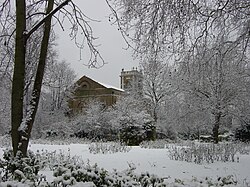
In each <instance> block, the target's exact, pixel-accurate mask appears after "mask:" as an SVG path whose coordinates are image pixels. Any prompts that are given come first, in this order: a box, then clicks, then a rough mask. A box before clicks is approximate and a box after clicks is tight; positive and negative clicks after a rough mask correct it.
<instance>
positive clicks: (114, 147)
mask: <svg viewBox="0 0 250 187" xmlns="http://www.w3.org/2000/svg"><path fill="white" fill-rule="evenodd" d="M130 150H131V147H129V146H126V145H124V144H123V143H120V142H94V143H91V144H89V151H90V153H94V154H98V153H102V154H106V153H117V152H129V151H130Z"/></svg>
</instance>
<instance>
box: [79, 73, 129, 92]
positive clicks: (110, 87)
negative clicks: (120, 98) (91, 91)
mask: <svg viewBox="0 0 250 187" xmlns="http://www.w3.org/2000/svg"><path fill="white" fill-rule="evenodd" d="M84 78H87V79H90V80H91V81H94V82H96V83H98V84H100V85H101V86H103V87H105V88H109V89H114V90H118V91H120V92H124V90H123V89H121V88H116V87H114V86H111V85H108V84H104V83H101V82H99V81H96V80H94V79H92V78H89V77H88V76H86V75H84V76H82V77H81V78H80V79H79V80H78V81H80V80H81V79H84ZM78 81H77V82H78Z"/></svg>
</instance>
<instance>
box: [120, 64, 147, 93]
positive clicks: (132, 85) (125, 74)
mask: <svg viewBox="0 0 250 187" xmlns="http://www.w3.org/2000/svg"><path fill="white" fill-rule="evenodd" d="M120 78H121V89H123V90H124V91H125V92H127V93H131V92H133V93H140V94H142V92H143V83H142V81H143V74H142V71H138V70H137V68H132V70H130V71H124V69H122V72H121V75H120Z"/></svg>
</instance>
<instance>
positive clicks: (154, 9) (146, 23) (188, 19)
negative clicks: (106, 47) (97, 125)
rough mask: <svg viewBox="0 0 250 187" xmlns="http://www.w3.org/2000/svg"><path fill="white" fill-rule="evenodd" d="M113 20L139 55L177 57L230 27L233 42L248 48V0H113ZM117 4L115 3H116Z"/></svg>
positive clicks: (249, 27) (249, 2)
mask: <svg viewBox="0 0 250 187" xmlns="http://www.w3.org/2000/svg"><path fill="white" fill-rule="evenodd" d="M111 2H112V3H110V1H107V3H109V5H110V8H111V10H112V11H113V14H112V15H110V21H111V22H112V23H113V24H117V25H118V27H119V30H120V31H121V33H122V35H123V37H124V38H125V39H126V41H127V43H128V45H129V46H130V47H133V48H134V50H135V53H136V54H137V55H139V56H143V57H145V56H147V57H152V56H158V57H160V58H164V57H166V56H169V55H175V60H179V59H181V58H183V57H185V56H186V53H187V52H195V48H196V47H197V46H199V45H200V43H204V42H206V41H207V40H210V39H211V37H213V35H216V34H217V33H218V32H220V29H221V27H222V26H223V27H226V28H230V32H231V34H230V38H229V40H230V41H231V42H232V43H237V44H238V43H240V44H242V47H243V48H244V49H243V52H245V51H246V50H247V48H249V35H250V20H249V15H250V1H249V0H239V1H234V0H212V1H206V0H187V1H176V0H170V1H169V0H146V1H144V0H139V1H133V0H113V1H111ZM113 4H114V5H113Z"/></svg>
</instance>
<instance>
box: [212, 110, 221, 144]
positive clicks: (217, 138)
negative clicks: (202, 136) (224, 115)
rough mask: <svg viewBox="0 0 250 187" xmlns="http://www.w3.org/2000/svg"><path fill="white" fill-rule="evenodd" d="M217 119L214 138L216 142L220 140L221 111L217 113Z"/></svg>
mask: <svg viewBox="0 0 250 187" xmlns="http://www.w3.org/2000/svg"><path fill="white" fill-rule="evenodd" d="M214 118H215V121H214V127H213V139H214V143H215V144H217V143H218V142H219V128H220V123H221V113H220V112H219V113H216V114H215V116H214Z"/></svg>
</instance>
